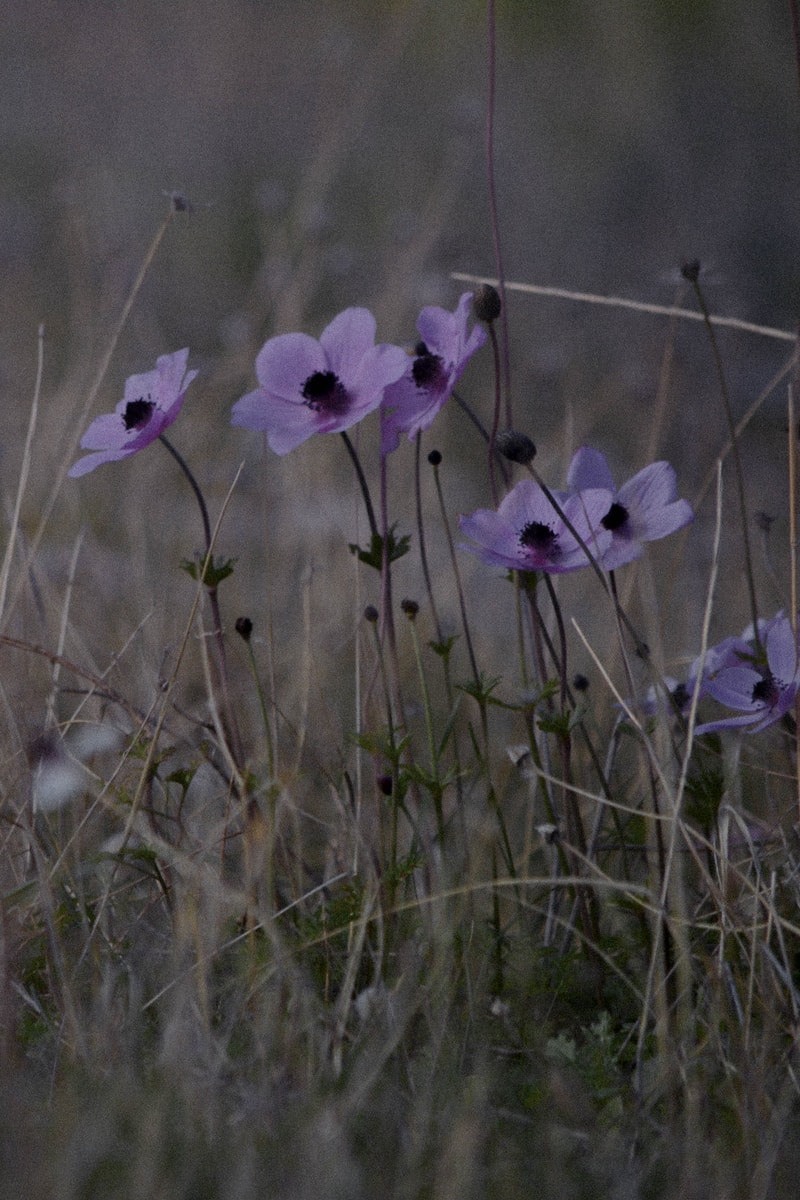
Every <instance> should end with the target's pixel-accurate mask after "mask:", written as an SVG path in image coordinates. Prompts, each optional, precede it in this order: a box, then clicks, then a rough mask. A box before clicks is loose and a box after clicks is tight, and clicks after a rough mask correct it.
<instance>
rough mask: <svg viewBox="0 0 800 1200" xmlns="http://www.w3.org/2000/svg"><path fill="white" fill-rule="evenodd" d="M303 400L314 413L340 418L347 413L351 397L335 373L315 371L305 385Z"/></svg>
mask: <svg viewBox="0 0 800 1200" xmlns="http://www.w3.org/2000/svg"><path fill="white" fill-rule="evenodd" d="M302 395H303V399H304V400H305V402H306V404H307V405H308V407H309V408H311V409H313V410H314V412H319V413H327V414H328V415H329V416H332V417H338V416H341V415H342V414H343V413H346V412H347V408H348V405H349V404H350V396H349V394H348V391H347V388H346V387H345V386H344V384H343V383H342V381H341V380H340V379H339V377H338V375H335V374H334V372H333V371H315V372H314V374H313V375H309V377H308V379H307V380H306V381H305V383H304V384H303V392H302Z"/></svg>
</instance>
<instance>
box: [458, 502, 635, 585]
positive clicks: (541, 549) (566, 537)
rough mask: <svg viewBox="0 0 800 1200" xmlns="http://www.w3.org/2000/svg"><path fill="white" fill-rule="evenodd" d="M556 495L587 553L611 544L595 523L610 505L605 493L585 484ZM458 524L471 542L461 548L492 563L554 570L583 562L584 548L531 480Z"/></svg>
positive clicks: (599, 551)
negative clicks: (494, 506) (497, 504)
mask: <svg viewBox="0 0 800 1200" xmlns="http://www.w3.org/2000/svg"><path fill="white" fill-rule="evenodd" d="M556 499H557V500H558V502H559V504H560V505H561V507H562V509H563V511H564V515H565V516H566V517H567V519H568V520H569V522H570V523H571V524H572V526H573V527H574V528H575V530H576V532H577V533H578V534H579V535H580V537H581V538H582V539H583V541H584V543H585V544H586V546H587V547H588V548H589V550H590V551H591V553H592V554H594V555H596V556H597V558H601V557H602V555H603V554H604V553H605V551H606V550H607V549H608V547H609V546H610V545H611V534H610V533H609V532H608V531H607V530H605V529H603V527H602V525H601V524H600V522H601V520H602V517H603V514H604V513H606V512H608V509H609V506H610V504H611V500H612V496H611V493H610V492H609V491H607V490H606V489H605V488H590V489H588V490H587V491H585V492H581V494H580V496H566V495H564V494H563V493H558V494H557V496H556ZM459 525H460V527H461V530H462V532H463V533H465V534H466V535H467V537H470V538H472V540H473V541H474V542H476V543H477V545H476V546H467V545H465V546H464V547H463V549H465V550H471V551H472V553H473V554H477V556H478V558H481V559H483V561H484V562H485V563H490V564H493V565H495V566H498V567H508V568H509V569H511V570H517V571H548V572H550V573H551V574H556V575H560V574H563V573H564V572H566V571H577V570H578V568H579V567H585V566H587V565H588V562H589V560H588V558H587V556H586V551H585V550H584V549H583V547H582V546H581V545H580V544H579V543H578V542H577V541H576V539H575V537H574V536H573V535H572V534H571V533H570V531H569V529H568V528H567V526H566V524H565V523H564V521H563V520H562V519H561V517H560V516H559V515H558V513H557V512H556V510H555V509H554V508H553V506H552V504H551V503H550V501H549V500H548V498H547V496H546V495H545V494H544V492H543V491H542V489H541V488H540V487H539V485H538V484H537V483H534V482H533V480H532V479H523V480H521V481H520V482H519V483H518V484H517V485H516V487H513V488H512V489H511V491H510V492H509V493H508V495H507V496H506V497H505V498H504V500H503V501H502V502H501V504H500V507H499V508H498V510H497V512H492V511H491V510H490V509H485V508H480V509H478V510H477V512H474V513H472V515H471V516H468V517H461V518H460V519H459Z"/></svg>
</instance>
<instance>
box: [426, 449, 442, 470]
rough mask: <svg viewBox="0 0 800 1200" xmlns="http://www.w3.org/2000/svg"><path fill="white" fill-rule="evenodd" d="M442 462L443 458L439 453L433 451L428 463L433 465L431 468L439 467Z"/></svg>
mask: <svg viewBox="0 0 800 1200" xmlns="http://www.w3.org/2000/svg"><path fill="white" fill-rule="evenodd" d="M441 461H442V456H441V454H440V453H439V451H438V450H431V452H430V454H429V455H428V462H429V463H430V464H431V466H432V467H438V466H439V464H440V462H441Z"/></svg>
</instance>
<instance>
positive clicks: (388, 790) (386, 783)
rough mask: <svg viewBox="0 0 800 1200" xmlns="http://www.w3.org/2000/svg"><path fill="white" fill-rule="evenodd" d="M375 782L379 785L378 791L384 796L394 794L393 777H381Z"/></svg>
mask: <svg viewBox="0 0 800 1200" xmlns="http://www.w3.org/2000/svg"><path fill="white" fill-rule="evenodd" d="M375 782H376V783H377V785H378V791H379V792H380V793H381V794H382V795H384V796H391V794H392V777H391V775H379V776H378V777H377V779H376V780H375Z"/></svg>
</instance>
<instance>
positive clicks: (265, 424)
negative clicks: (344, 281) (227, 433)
mask: <svg viewBox="0 0 800 1200" xmlns="http://www.w3.org/2000/svg"><path fill="white" fill-rule="evenodd" d="M407 364H408V356H407V355H406V354H405V352H404V351H403V350H401V349H400V348H399V346H389V345H379V346H376V345H375V318H374V317H373V315H372V313H371V312H369V311H368V310H367V309H366V308H347V309H345V311H344V312H342V313H339V315H338V317H335V318H334V319H333V321H331V323H330V325H328V326H327V328H326V329H324V330H323V331H322V334H321V335H320V339H319V341H317V340H316V338H312V337H309V336H308V334H306V333H283V334H279V335H278V336H277V337H274V338H270V340H269V341H268V342H267V343H266V344H265V345H264V346H263V347H262V348H261V351H260V353H259V355H258V357H257V359H256V376H257V378H258V382H259V386H258V387H257V388H256V390H255V391H254V392H248V394H247V395H246V396H243V397H242V398H241V400H237V402H236V403H235V404H234V406H233V417H232V418H231V420H232V423H233V424H234V425H240V426H243V427H244V428H245V429H255V430H259V431H261V432H263V433H265V434H266V435H267V441H268V442H269V445H270V447H271V449H272V450H274V451H275V453H276V454H288V453H289V451H290V450H294V448H295V447H296V446H299V445H300V444H301V443H302V442H304V441H306V439H307V438H310V437H311V436H312V435H313V434H315V433H341V432H342V431H343V430H345V429H349V428H350V426H351V425H355V424H356V423H357V422H358V421H360V420H361V418H362V417H365V416H366V415H367V413H369V412H372V410H373V409H375V408H377V407H378V405H379V404H380V403H381V401H382V399H383V394H384V389H385V388H387V387H388V386H389V384H391V383H395V382H396V380H398V379H399V378H400V376H401V375H402V374H403V372H404V371H405V369H406V366H407Z"/></svg>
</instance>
